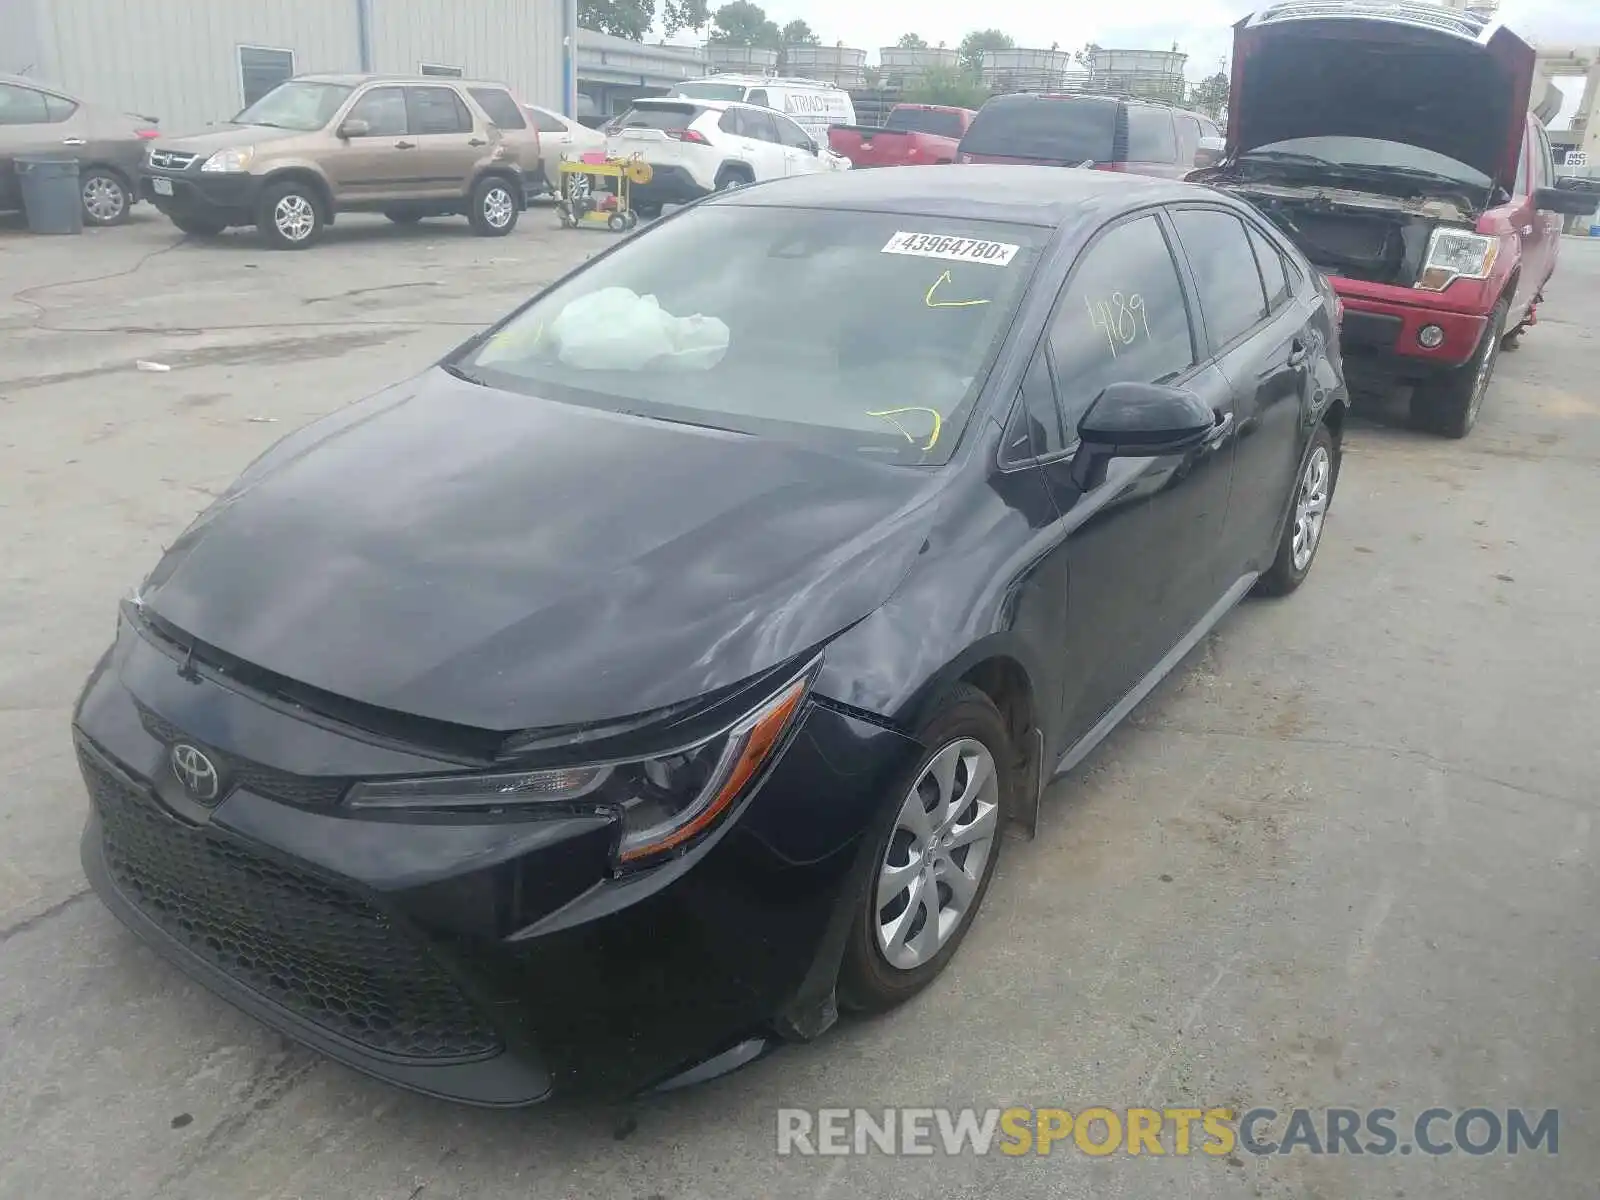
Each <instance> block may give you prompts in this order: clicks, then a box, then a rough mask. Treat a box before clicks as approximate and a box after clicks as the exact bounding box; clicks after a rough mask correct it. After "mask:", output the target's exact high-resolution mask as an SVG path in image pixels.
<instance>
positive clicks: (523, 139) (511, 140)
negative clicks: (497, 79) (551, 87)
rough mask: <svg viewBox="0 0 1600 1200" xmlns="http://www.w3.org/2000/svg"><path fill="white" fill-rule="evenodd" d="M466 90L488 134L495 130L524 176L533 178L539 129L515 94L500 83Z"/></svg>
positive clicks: (538, 152) (540, 150) (536, 168)
mask: <svg viewBox="0 0 1600 1200" xmlns="http://www.w3.org/2000/svg"><path fill="white" fill-rule="evenodd" d="M467 94H468V95H469V96H471V97H472V102H473V103H474V104H476V105H477V106H478V107H479V108H480V109H481V110H482V111H483V115H484V116H485V118H487V119H488V121H489V124H490V133H491V136H492V135H493V134H495V133H498V134H499V136H500V139H501V142H502V144H503V145H504V146H505V149H506V151H507V153H509V154H510V155H511V156H512V157H513V158H515V159H516V161H517V163H518V165H519V166H521V167H522V170H523V174H524V175H525V176H526V178H527V179H528V180H529V181H530V182H537V180H538V178H539V164H540V158H541V155H542V153H543V146H542V144H541V143H540V140H539V131H538V130H537V129H535V128H534V127H533V124H532V122H530V121H529V120H528V118H527V117H526V116H524V115H523V111H522V105H520V104H518V103H517V101H516V97H514V96H512V94H511V93H510V92H508V91H507V90H506V89H505V88H501V87H475V88H468V89H467ZM535 190H538V189H537V188H535Z"/></svg>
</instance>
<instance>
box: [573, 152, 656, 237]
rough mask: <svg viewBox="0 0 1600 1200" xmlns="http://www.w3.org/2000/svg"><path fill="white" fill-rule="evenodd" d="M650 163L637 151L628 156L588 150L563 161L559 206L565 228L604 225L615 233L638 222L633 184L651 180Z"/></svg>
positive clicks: (630, 227) (641, 183)
mask: <svg viewBox="0 0 1600 1200" xmlns="http://www.w3.org/2000/svg"><path fill="white" fill-rule="evenodd" d="M650 174H651V172H650V164H649V163H647V162H645V161H644V159H642V158H640V157H639V156H638V155H633V156H631V157H628V158H613V157H604V156H602V155H600V154H598V153H590V154H585V155H584V156H583V157H582V158H579V159H565V160H563V161H562V163H561V206H560V208H559V209H558V210H557V211H558V213H559V215H560V217H561V227H562V228H563V229H579V228H582V227H583V226H585V225H604V226H605V227H606V228H607V229H609V230H611V231H612V232H613V233H621V232H623V231H624V230H627V229H632V228H633V227H634V226H635V225H637V224H638V223H639V214H638V213H636V212H634V211H633V204H632V201H631V199H630V195H631V193H632V190H633V185H634V184H640V185H643V184H646V183H649V182H650Z"/></svg>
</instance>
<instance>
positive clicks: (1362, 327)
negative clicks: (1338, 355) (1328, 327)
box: [1339, 309, 1403, 350]
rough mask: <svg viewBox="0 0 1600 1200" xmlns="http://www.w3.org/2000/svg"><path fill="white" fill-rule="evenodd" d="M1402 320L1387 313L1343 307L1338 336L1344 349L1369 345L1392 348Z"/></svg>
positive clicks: (1384, 348) (1380, 348)
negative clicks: (1342, 321)
mask: <svg viewBox="0 0 1600 1200" xmlns="http://www.w3.org/2000/svg"><path fill="white" fill-rule="evenodd" d="M1402 324H1403V322H1402V321H1401V320H1400V318H1399V317H1395V316H1390V315H1389V314H1388V313H1364V312H1351V311H1350V310H1349V309H1345V313H1344V324H1343V325H1341V326H1340V327H1339V338H1340V341H1341V342H1342V343H1343V345H1344V348H1345V349H1356V348H1359V347H1370V348H1372V349H1377V350H1390V349H1393V348H1394V343H1395V339H1396V338H1397V337H1399V336H1400V327H1401V325H1402Z"/></svg>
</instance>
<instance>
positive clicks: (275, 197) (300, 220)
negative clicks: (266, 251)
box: [256, 181, 328, 250]
mask: <svg viewBox="0 0 1600 1200" xmlns="http://www.w3.org/2000/svg"><path fill="white" fill-rule="evenodd" d="M327 223H328V218H327V216H326V214H324V212H323V211H322V200H321V198H320V197H319V196H318V195H317V194H316V192H315V191H313V190H312V189H311V187H310V186H309V185H307V184H304V183H300V182H298V181H291V182H289V183H280V184H277V185H275V186H273V187H269V188H268V189H267V190H266V191H264V192H263V193H262V194H261V204H260V209H259V211H258V213H257V215H256V228H258V229H259V230H260V231H261V234H262V236H263V237H265V238H266V240H267V245H269V246H271V247H272V248H273V249H274V250H305V249H307V248H308V247H310V246H313V245H315V244H316V242H317V239H318V238H320V237H321V236H322V231H323V229H324V228H325V227H326V225H327Z"/></svg>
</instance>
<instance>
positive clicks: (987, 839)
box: [872, 738, 1000, 971]
mask: <svg viewBox="0 0 1600 1200" xmlns="http://www.w3.org/2000/svg"><path fill="white" fill-rule="evenodd" d="M999 821H1000V782H999V776H998V774H997V773H996V771H995V763H994V757H993V755H991V754H990V753H989V749H988V747H986V746H985V745H984V744H983V743H982V742H980V741H978V740H976V739H975V738H961V739H959V740H957V741H954V742H951V743H950V744H949V745H947V746H945V747H943V748H942V749H941V750H940V751H939V752H938V753H937V754H935V755H934V756H933V758H932V759H931V760H930V761H929V763H928V765H927V766H926V767H924V768H923V770H922V773H921V774H920V775H919V776H918V777H917V781H916V783H915V784H913V785H912V787H911V790H910V791H909V792H908V793H907V795H906V798H905V800H904V802H903V803H902V804H901V806H900V811H899V813H898V814H897V815H896V817H895V827H894V831H893V833H891V834H890V836H889V844H888V847H887V849H886V850H885V851H884V856H883V860H882V862H881V863H880V864H879V866H878V875H877V880H876V884H875V886H876V887H877V895H876V902H875V907H874V909H873V914H874V915H873V921H872V924H873V929H874V932H875V934H876V937H877V943H878V949H879V951H880V952H882V954H883V957H884V959H885V960H886V961H887V962H888V963H889V965H890V966H892V967H894V968H896V969H898V970H901V971H911V970H915V969H916V968H917V967H920V966H922V965H923V964H925V963H927V962H929V961H930V960H931V959H933V957H934V956H935V955H937V954H938V953H939V951H940V949H942V948H943V947H944V946H945V945H946V944H947V943H948V942H949V941H950V939H951V937H952V936H954V934H955V933H956V931H957V930H958V929H960V928H961V926H962V925H963V924H964V923H965V922H966V920H967V918H968V917H969V916H970V915H971V912H972V905H973V900H974V898H975V897H976V896H977V893H978V888H979V886H980V885H981V884H982V882H983V875H984V867H985V866H986V864H987V863H988V860H989V856H990V854H991V853H992V852H993V849H994V839H995V837H996V834H997V830H998V827H999Z"/></svg>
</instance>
